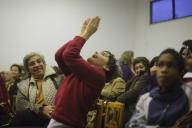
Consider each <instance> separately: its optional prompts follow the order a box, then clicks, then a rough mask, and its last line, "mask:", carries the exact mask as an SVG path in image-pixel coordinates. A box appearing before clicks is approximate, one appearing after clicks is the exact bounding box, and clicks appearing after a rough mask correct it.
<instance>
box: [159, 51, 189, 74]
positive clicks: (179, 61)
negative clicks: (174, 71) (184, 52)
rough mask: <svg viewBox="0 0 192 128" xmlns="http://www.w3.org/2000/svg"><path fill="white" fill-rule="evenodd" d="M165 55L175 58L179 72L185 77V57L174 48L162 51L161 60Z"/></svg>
mask: <svg viewBox="0 0 192 128" xmlns="http://www.w3.org/2000/svg"><path fill="white" fill-rule="evenodd" d="M163 54H170V55H172V56H173V57H174V59H175V61H176V65H177V67H178V70H179V72H180V73H181V75H183V73H184V70H185V61H184V59H183V57H182V56H181V55H180V54H179V53H178V52H177V51H176V50H175V49H172V48H167V49H165V50H164V51H162V52H161V53H160V55H159V58H160V57H161V56H162V55H163Z"/></svg>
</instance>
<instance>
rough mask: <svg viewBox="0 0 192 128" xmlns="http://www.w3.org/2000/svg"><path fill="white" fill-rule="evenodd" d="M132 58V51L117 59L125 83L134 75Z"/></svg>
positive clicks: (125, 52)
mask: <svg viewBox="0 0 192 128" xmlns="http://www.w3.org/2000/svg"><path fill="white" fill-rule="evenodd" d="M133 57H134V52H133V51H124V52H123V53H122V55H121V57H120V59H119V66H120V70H121V72H122V75H123V79H124V80H125V82H127V81H128V80H130V79H131V78H132V77H133V76H134V73H133V72H132V62H133Z"/></svg>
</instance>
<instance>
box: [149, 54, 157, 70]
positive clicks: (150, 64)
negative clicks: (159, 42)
mask: <svg viewBox="0 0 192 128" xmlns="http://www.w3.org/2000/svg"><path fill="white" fill-rule="evenodd" d="M158 60H159V56H155V57H153V58H152V60H151V61H150V63H149V68H151V67H153V66H155V65H156V64H157V62H158Z"/></svg>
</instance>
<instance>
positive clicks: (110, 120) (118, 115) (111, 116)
mask: <svg viewBox="0 0 192 128" xmlns="http://www.w3.org/2000/svg"><path fill="white" fill-rule="evenodd" d="M105 112H106V115H105V121H104V128H123V117H124V104H123V103H119V102H108V103H107V106H106V110H105Z"/></svg>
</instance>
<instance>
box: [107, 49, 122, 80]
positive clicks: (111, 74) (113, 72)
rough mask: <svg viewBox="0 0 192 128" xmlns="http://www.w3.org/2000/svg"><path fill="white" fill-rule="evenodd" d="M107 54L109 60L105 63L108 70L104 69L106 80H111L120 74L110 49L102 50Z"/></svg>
mask: <svg viewBox="0 0 192 128" xmlns="http://www.w3.org/2000/svg"><path fill="white" fill-rule="evenodd" d="M104 52H107V53H108V54H109V62H108V64H107V66H108V68H109V71H106V82H109V81H111V80H112V79H114V78H116V77H118V76H121V75H120V72H119V70H118V66H117V64H116V58H115V56H114V55H113V54H112V53H111V52H110V51H104Z"/></svg>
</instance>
